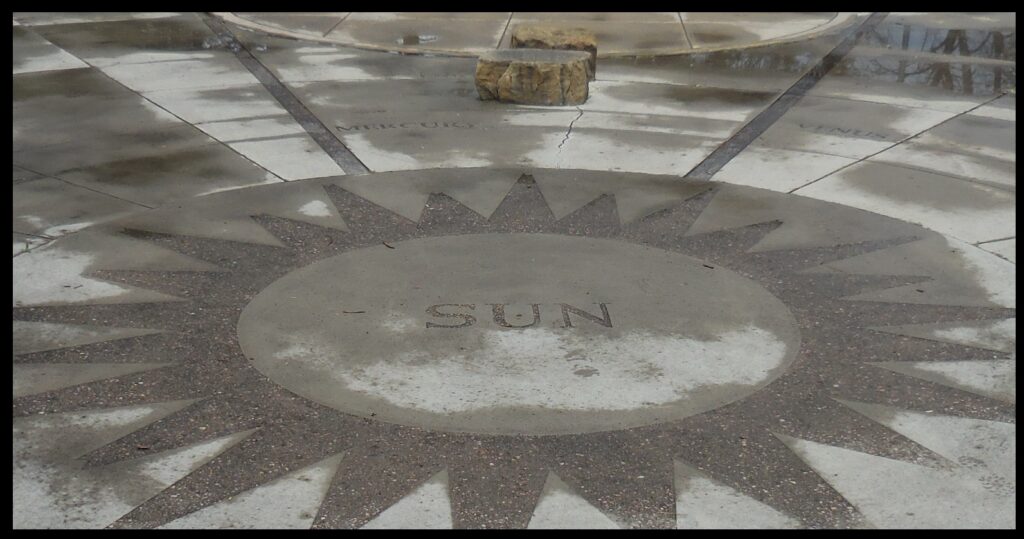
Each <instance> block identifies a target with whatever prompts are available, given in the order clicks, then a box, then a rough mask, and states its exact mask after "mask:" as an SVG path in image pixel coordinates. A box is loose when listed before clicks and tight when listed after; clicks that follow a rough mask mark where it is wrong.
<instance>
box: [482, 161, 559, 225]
mask: <svg viewBox="0 0 1024 539" xmlns="http://www.w3.org/2000/svg"><path fill="white" fill-rule="evenodd" d="M488 221H489V222H490V223H491V225H492V226H493V227H494V229H495V230H496V231H500V232H548V231H550V230H551V228H552V226H554V224H555V214H554V212H552V211H551V208H550V207H549V206H548V203H547V201H546V200H544V194H543V193H541V191H540V186H539V185H537V181H536V180H534V179H533V176H530V175H529V174H523V175H522V176H520V177H519V179H518V180H517V181H516V183H515V184H513V185H512V189H510V190H509V192H508V194H507V195H505V198H504V199H502V201H501V203H499V204H498V207H497V209H495V210H494V213H492V214H491V216H490V218H489V219H488Z"/></svg>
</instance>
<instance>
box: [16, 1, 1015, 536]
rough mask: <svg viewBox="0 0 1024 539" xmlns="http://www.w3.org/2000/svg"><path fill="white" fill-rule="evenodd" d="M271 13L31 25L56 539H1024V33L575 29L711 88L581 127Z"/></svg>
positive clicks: (34, 381) (27, 257) (635, 72)
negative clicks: (669, 36)
mask: <svg viewBox="0 0 1024 539" xmlns="http://www.w3.org/2000/svg"><path fill="white" fill-rule="evenodd" d="M243 15H244V16H245V17H248V18H249V19H250V20H252V21H255V20H256V19H259V24H261V25H266V26H267V28H263V27H261V28H263V30H247V29H244V28H242V27H239V26H235V25H231V24H229V25H227V26H224V25H220V24H216V21H215V20H213V19H209V18H208V17H210V15H208V14H197V13H173V14H164V13H157V14H132V13H119V14H108V13H104V14H101V13H94V14H76V13H56V14H43V13H31V14H28V13H26V14H22V13H16V14H15V16H14V23H15V35H14V40H15V45H16V49H15V65H16V66H17V65H19V62H20V63H21V65H23V66H24V65H30V64H32V63H33V62H39V61H43V60H45V61H44V62H43V63H42V64H38V65H40V66H43V67H47V69H46V70H45V71H32V72H23V73H18V72H17V70H16V71H15V74H14V75H13V89H14V95H13V97H14V100H13V101H14V125H13V127H14V154H13V156H14V168H13V186H12V190H13V194H14V205H13V209H14V217H15V223H14V234H13V241H14V258H13V263H12V270H13V284H14V290H13V298H12V299H13V313H14V349H13V356H14V357H13V365H12V378H13V380H12V382H13V386H12V389H13V392H14V394H13V396H14V400H13V403H12V408H13V414H14V425H13V427H14V446H13V451H14V454H15V455H14V456H15V460H14V477H13V480H14V484H13V488H14V492H15V506H14V510H15V520H14V526H15V527H16V528H54V527H63V528H78V527H84V528H101V527H112V528H179V529H180V528H186V529H191V528H254V527H261V528H266V527H275V528H310V527H312V528H367V529H394V528H409V527H412V528H421V529H426V528H430V529H434V528H438V529H446V528H483V527H486V528H495V527H497V528H548V529H550V528H575V529H601V528H730V527H739V528H800V527H807V528H867V527H875V528H879V527H881V528H919V527H920V528H936V527H949V528H981V527H996V528H1012V527H1014V526H1015V525H1016V516H1015V508H1014V506H1013V505H1014V503H1015V496H1016V486H1015V485H1016V475H1015V463H1014V462H1013V458H1012V455H1014V453H1015V437H1016V428H1015V416H1016V412H1015V401H1016V390H1015V387H1016V386H1015V374H1016V312H1015V307H1016V275H1015V268H1016V266H1015V249H1016V239H1015V234H1016V231H1015V224H1014V217H1015V211H1016V204H1015V197H1014V193H1015V179H1014V178H1013V173H1014V172H1015V166H1016V165H1015V163H1016V156H1015V135H1014V133H1013V131H1012V129H1013V125H1014V122H1015V120H1016V98H1015V85H1016V79H1015V42H1014V41H1013V39H1012V35H1011V34H1012V32H1014V30H1015V22H1014V21H1013V18H1012V16H1010V17H1008V16H1007V15H1006V14H985V13H979V14H890V15H887V16H886V17H884V18H881V17H877V16H876V17H872V18H871V19H870V20H871V21H878V20H881V22H880V23H879V24H876V25H873V26H872V25H867V26H864V27H862V28H864V29H865V31H864V32H862V33H861V34H860V35H859V36H858V37H856V38H854V37H851V36H852V35H853V34H852V33H844V32H842V31H841V28H840V27H841V26H842V25H841V24H839V23H840V22H842V19H839V18H833V17H832V16H833V14H756V15H750V14H693V13H683V14H676V13H670V14H658V13H652V14H631V13H614V14H602V13H583V14H573V15H559V14H551V15H547V16H548V17H554V18H560V17H573V18H580V19H582V20H583V21H584V22H585V23H586V24H593V25H597V26H598V27H601V28H606V29H611V28H612V27H620V28H621V29H622V30H621V33H619V34H614V33H612V34H610V35H609V36H607V39H606V41H608V42H611V43H615V42H616V40H618V41H621V42H622V43H629V42H630V40H635V39H636V37H635V33H636V32H633V31H634V30H637V29H639V28H642V27H645V26H644V25H647V26H651V25H653V26H655V27H659V28H660V27H664V28H668V27H669V26H672V27H675V28H678V29H679V32H680V35H682V39H683V40H684V41H685V40H688V43H687V44H686V45H685V46H686V47H689V46H694V47H705V49H704V50H705V51H707V52H701V53H700V54H683V55H679V56H656V57H648V58H641V57H637V58H603V59H602V60H601V62H602V63H601V66H600V69H598V78H597V80H596V81H594V83H593V85H592V86H591V89H592V95H591V99H590V100H589V101H588V102H587V103H586V104H585V105H583V106H581V107H579V108H577V107H564V108H556V109H542V108H537V107H522V106H503V105H499V104H495V103H481V102H480V101H478V100H476V98H475V95H474V94H475V90H474V89H473V88H472V67H473V65H474V61H473V59H472V58H464V57H462V58H460V57H452V56H423V55H419V54H413V55H405V54H390V53H388V52H383V51H372V50H364V49H359V48H354V47H345V46H341V45H339V44H337V43H328V42H325V41H324V40H325V39H326V40H327V41H329V40H330V38H331V35H332V34H333V33H334V32H337V31H338V29H341V28H349V29H356V30H359V29H360V28H362V30H361V31H367V32H371V33H374V32H376V34H375V35H379V36H385V35H387V36H390V34H387V32H389V31H390V30H387V28H389V25H390V28H392V29H393V28H396V27H397V26H395V25H396V24H397V25H398V26H401V25H407V26H408V27H409V30H410V32H409V33H408V35H404V34H403V35H400V36H395V37H393V39H392V37H388V38H387V39H390V40H392V41H394V40H398V39H401V40H402V41H405V40H406V38H407V37H408V38H409V41H413V39H412V38H415V40H418V41H420V43H419V44H418V45H407V44H400V43H398V42H395V43H394V44H393V45H394V47H398V48H402V49H404V48H406V47H408V48H409V49H408V50H409V51H413V50H417V49H418V52H423V51H424V50H426V49H427V48H429V47H430V46H431V43H436V42H440V41H442V39H447V36H450V35H455V34H450V33H447V32H448V30H447V29H448V28H453V29H456V30H458V32H456V34H458V33H459V32H462V33H463V34H464V35H465V37H467V39H468V38H469V37H470V36H471V35H475V34H474V33H473V32H477V30H473V31H469V30H465V29H467V28H491V27H497V26H499V25H500V26H501V27H502V28H504V27H505V26H507V25H508V24H510V23H514V22H515V21H517V20H523V21H526V20H531V18H535V17H536V16H535V15H530V14H522V13H512V14H510V13H507V12H504V13H500V12H494V13H463V14H455V15H449V14H443V13H421V14H416V15H415V16H410V15H408V14H404V15H403V14H397V15H396V14H386V13H372V14H371V13H353V14H347V13H344V12H343V13H326V14H322V15H321V14H243ZM867 15H868V14H859V15H858V16H856V17H854V18H852V19H851V22H857V21H863V20H868V19H866V16H867ZM672 17H675V19H672ZM827 20H835V21H836V24H837V25H836V26H835V27H832V30H828V29H827V28H826V31H824V32H822V33H817V32H815V31H814V28H816V25H818V24H819V23H820V22H821V21H827ZM208 22H210V24H207V23H208ZM414 23H415V25H418V26H415V27H414V26H413V24H414ZM843 24H847V23H845V22H844V23H843ZM431 25H433V26H431ZM271 26H273V27H274V28H269V27H271ZM296 27H297V28H300V29H303V30H302V31H304V32H309V33H310V36H311V37H309V40H303V39H304V38H303V39H293V38H294V36H292V37H293V38H292V39H289V38H284V37H275V36H274V35H270V34H267V33H265V32H264V31H268V32H271V33H273V34H278V35H279V36H280V35H285V34H288V33H289V32H290V31H291V30H290V29H294V28H296ZM428 27H429V28H434V27H436V28H439V29H440V30H438V31H437V33H436V36H437V37H438V39H437V40H433V39H432V38H433V37H435V34H432V33H430V32H426V31H425V30H423V29H424V28H428ZM842 27H843V28H845V26H842ZM225 28H226V29H225ZM460 29H461V30H460ZM807 29H811V32H812V33H810V34H803V33H802V32H804V31H805V30H807ZM413 30H416V31H415V32H413ZM627 30H629V31H627ZM833 30H834V31H833ZM501 31H502V32H504V30H501ZM607 31H611V30H607ZM18 32H21V33H20V34H19V33H18ZM467 32H468V33H467ZM488 32H490V30H488ZM630 32H633V33H632V34H631V33H630ZM324 33H326V34H328V35H327V36H326V37H325V36H324ZM477 33H479V32H477ZM484 33H487V32H484ZM491 33H493V32H491ZM232 34H233V35H232ZM296 35H297V34H296ZM481 35H483V34H481ZM787 36H788V37H787ZM799 36H803V37H800V38H799V39H793V40H790V39H789V38H790V37H799ZM492 37H493V42H492V43H491V44H490V45H489V47H492V48H493V47H494V46H497V45H498V38H499V37H500V36H499V35H494V36H492ZM375 39H376V38H375ZM474 39H476V38H474ZM848 39H855V41H846V40H848ZM904 39H905V44H904ZM19 40H20V41H19ZM19 43H21V44H22V45H23V46H20V45H18V44H19ZM467 43H468V41H467ZM840 43H855V46H854V47H853V48H852V50H851V51H850V52H849V53H848V54H845V55H842V54H839V55H838V57H837V55H836V54H829V52H830V51H832V49H833V47H836V46H837V45H839V44H840ZM641 45H642V44H641V43H637V44H636V45H635V46H637V47H640V46H641ZM750 45H758V46H756V47H752V46H750ZM19 46H20V47H21V48H18V47H19ZM388 46H389V47H391V44H389V45H388ZM719 46H721V47H722V48H721V49H718V47H719ZM712 48H714V49H715V50H711V49H712ZM247 54H251V55H252V56H250V57H247V56H246V55H247ZM246 58H248V59H247V60H246ZM61 59H63V60H61ZM70 59H75V60H76V61H78V62H81V63H82V65H81V66H79V67H74V68H69V69H61V67H63V66H64V65H65V62H64V61H65V60H67V61H68V62H70V61H71V60H70ZM823 59H826V63H827V62H830V61H831V60H832V59H836V60H837V64H836V65H835V67H833V68H832V70H830V71H828V73H824V76H823V77H821V79H820V80H810V79H807V78H806V77H804V78H802V77H803V75H804V73H805V72H807V71H808V70H817V69H820V68H821V66H822V64H821V62H822V61H823ZM242 60H245V61H244V62H243V61H242ZM254 62H255V64H254ZM71 64H74V62H71ZM71 64H67V65H68V66H70V65H71ZM75 65H77V64H75ZM259 65H262V66H263V67H265V68H266V70H268V72H267V73H263V72H261V73H260V75H259V77H257V76H254V75H253V72H257V71H259V69H256V67H258V66H259ZM254 66H255V67H254ZM50 67H52V68H53V69H49V68H50ZM250 70H252V71H250ZM30 71H31V70H30ZM271 79H277V80H276V83H278V86H275V85H274V84H271V82H275V81H273V80H271ZM798 79H800V80H802V82H801V86H800V87H799V88H791V86H793V84H794V83H795V82H796V81H797V80H798ZM812 79H813V78H812ZM808 80H810V82H808ZM815 82H816V83H815ZM264 84H266V86H264ZM808 88H809V89H808ZM282 92H285V93H287V92H291V93H293V94H294V95H295V96H296V97H297V98H298V103H299V105H298V106H299V107H300V108H301V107H306V108H308V110H309V111H311V113H312V116H311V117H305V120H303V122H299V121H296V118H297V117H298V116H297V112H296V106H297V105H296V102H295V101H294V100H293V101H289V100H287V99H284V100H282V101H278V99H279V98H281V95H282ZM784 92H787V93H786V96H794V94H795V96H796V97H800V95H801V93H802V92H806V94H807V95H804V96H803V97H802V98H801V99H798V100H796V103H795V105H793V106H792V107H791V108H789V109H788V110H786V111H785V112H784V113H783V114H781V115H779V116H781V117H780V118H779V119H777V120H773V123H771V124H770V125H765V126H762V127H764V129H763V134H762V135H761V136H760V138H757V139H755V140H754V141H753V142H752V143H750V144H749V146H745V147H741V148H740V149H739V150H740V151H738V153H736V155H735V157H733V158H732V159H731V161H729V162H728V163H726V164H725V166H724V167H722V168H721V169H720V171H719V172H718V174H716V175H715V176H714V177H713V178H712V180H713V181H697V180H693V179H686V178H684V177H683V176H684V175H685V174H686V173H687V172H688V171H690V170H691V169H693V168H694V167H696V166H697V165H698V164H700V163H701V162H702V161H704V160H705V159H706V158H707V157H708V156H709V155H711V154H712V152H713V151H715V150H716V149H717V148H719V147H721V146H722V145H723V144H725V143H726V142H727V141H729V140H730V139H732V138H733V137H735V136H736V135H737V134H738V133H741V130H748V129H750V128H752V127H758V126H757V125H756V124H758V122H762V121H764V120H763V118H764V117H765V115H764V114H762V113H763V112H764V111H767V110H769V109H770V108H771V107H774V106H776V105H775V103H776V102H777V100H778V99H779V97H780V96H782V95H783V93H784ZM282 103H284V104H283V105H282ZM310 121H313V122H316V121H319V122H321V123H322V124H323V125H324V126H326V128H327V129H328V130H330V131H331V132H333V133H334V134H335V135H336V136H337V139H338V141H339V143H340V144H343V145H344V146H343V147H345V150H346V151H349V152H351V154H352V156H353V159H354V160H361V161H362V163H363V164H364V165H365V166H366V167H367V168H368V169H369V173H368V174H358V173H354V174H353V175H344V174H343V173H342V170H341V169H340V168H338V165H337V164H336V162H335V161H334V160H333V159H332V158H331V157H330V155H334V154H331V153H329V152H328V151H325V150H324V149H323V148H321V146H320V144H324V142H323V139H322V137H321V138H313V137H312V136H311V134H312V133H311V132H310V131H307V129H310V123H309V122H310ZM53 126H60V128H59V129H54V128H53ZM742 132H746V131H742ZM317 141H319V142H317ZM346 170H348V169H346ZM261 184H266V185H261ZM146 206H152V207H154V209H148V208H147V207H146ZM19 216H22V217H20V219H19ZM30 217H31V218H30ZM87 223H89V224H87ZM58 234H60V235H61V236H60V237H58V238H56V239H54V238H52V235H58ZM339 433H341V434H339Z"/></svg>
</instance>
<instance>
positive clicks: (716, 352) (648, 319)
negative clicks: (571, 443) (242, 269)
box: [238, 234, 800, 434]
mask: <svg viewBox="0 0 1024 539" xmlns="http://www.w3.org/2000/svg"><path fill="white" fill-rule="evenodd" d="M238 328H239V329H238V331H239V339H240V343H241V346H242V349H243V351H244V352H245V353H246V355H247V356H248V357H249V358H250V359H251V360H252V362H253V365H254V366H255V367H256V368H257V369H259V370H260V371H261V372H263V373H264V374H265V375H266V376H268V377H269V378H270V379H272V380H273V381H275V382H276V383H278V384H281V385H282V386H283V387H285V388H287V389H289V390H291V391H293V392H295V393H297V394H299V395H302V396H304V397H307V398H310V399H312V400H315V401H317V402H320V403H322V404H325V405H327V406H331V407H333V408H336V409H338V410H341V411H344V412H347V413H352V414H356V415H360V416H365V417H374V418H375V419H379V420H383V421H388V422H393V423H399V424H405V425H412V426H420V427H425V428H431V429H439V430H447V431H461V432H465V431H468V432H480V433H488V434H564V433H578V432H594V431H605V430H615V429H624V428H630V427H636V426H641V425H649V424H653V423H658V422H663V421H669V420H676V419H680V418H683V417H687V416H690V415H694V414H697V413H700V412H704V411H707V410H710V409H714V408H717V407H720V406H722V405H725V404H728V403H730V402H734V401H736V400H739V399H742V398H743V397H745V396H747V395H750V394H751V393H753V392H755V391H757V390H758V389H759V388H761V387H763V386H765V385H767V384H768V383H769V382H771V381H772V380H773V379H775V378H776V377H778V376H779V375H781V374H782V373H783V372H784V371H785V369H786V367H787V366H788V365H789V364H790V363H791V362H792V361H793V359H794V357H795V355H796V352H797V350H798V349H799V342H800V335H799V331H798V330H797V327H796V323H795V321H794V320H793V318H792V315H791V314H790V313H789V311H788V309H787V308H786V307H785V305H783V304H782V303H781V302H780V301H779V300H778V299H777V298H775V297H774V296H773V295H771V294H770V293H769V292H768V291H767V290H765V289H764V288H762V287H761V286H760V285H758V284H756V283H754V282H753V281H751V280H749V279H746V278H745V277H743V276H741V275H739V274H737V273H735V272H733V271H730V270H728V269H725V268H723V267H720V266H711V265H710V264H706V263H703V262H702V261H700V260H697V259H695V258H692V257H689V256H686V255H682V254H679V253H673V252H669V251H663V250H660V249H655V248H651V247H646V246H642V245H637V244H632V243H627V242H622V241H615V240H606V239H595V238H581V237H572V236H562V235H554V234H478V235H461V236H440V237H433V238H425V239H416V240H409V241H404V242H396V243H394V244H393V245H380V246H376V247H369V248H365V249H357V250H355V251H351V252H346V253H344V254H340V255H337V256H334V257H332V258H328V259H325V260H322V261H319V262H315V263H313V264H310V265H309V266H306V267H303V268H301V269H298V270H296V271H293V272H291V273H289V274H287V275H285V276H284V277H283V278H281V279H279V280H278V281H276V282H275V283H273V284H271V285H270V286H269V287H267V288H266V289H264V290H263V291H262V292H261V293H259V294H258V295H257V296H256V297H255V298H254V299H253V300H252V302H251V303H250V304H249V305H248V306H247V307H246V308H245V309H244V311H243V312H242V315H241V317H240V320H239V325H238Z"/></svg>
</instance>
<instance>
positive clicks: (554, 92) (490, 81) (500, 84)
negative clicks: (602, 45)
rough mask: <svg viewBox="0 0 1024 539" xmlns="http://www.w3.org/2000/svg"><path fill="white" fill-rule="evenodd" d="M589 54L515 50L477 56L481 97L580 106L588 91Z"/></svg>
mask: <svg viewBox="0 0 1024 539" xmlns="http://www.w3.org/2000/svg"><path fill="white" fill-rule="evenodd" d="M587 61H588V55H587V54H586V53H582V52H576V51H554V50H537V49H517V50H501V51H493V52H488V53H485V54H482V55H480V59H479V60H478V61H477V65H476V88H477V92H478V93H479V94H480V99H483V100H485V101H486V100H490V99H496V100H498V101H504V102H509V103H520V104H524V105H581V104H583V103H584V102H586V100H587V95H588V92H589V88H588V80H587V69H588V68H587Z"/></svg>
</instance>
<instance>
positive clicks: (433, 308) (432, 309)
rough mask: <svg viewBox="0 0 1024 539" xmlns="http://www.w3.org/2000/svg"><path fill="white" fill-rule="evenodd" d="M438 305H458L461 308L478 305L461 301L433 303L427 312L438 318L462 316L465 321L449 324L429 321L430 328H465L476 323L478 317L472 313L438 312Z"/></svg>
mask: <svg viewBox="0 0 1024 539" xmlns="http://www.w3.org/2000/svg"><path fill="white" fill-rule="evenodd" d="M438 307H457V308H461V309H469V310H473V309H476V305H471V304H460V303H441V304H439V305H431V306H430V307H427V314H429V315H430V316H433V317H436V318H461V319H462V320H463V322H462V323H461V324H455V325H447V324H435V323H434V322H427V327H428V328H464V327H469V326H472V325H473V324H475V323H476V317H475V316H473V315H471V314H464V313H457V312H448V313H444V312H438V310H437V309H438Z"/></svg>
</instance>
